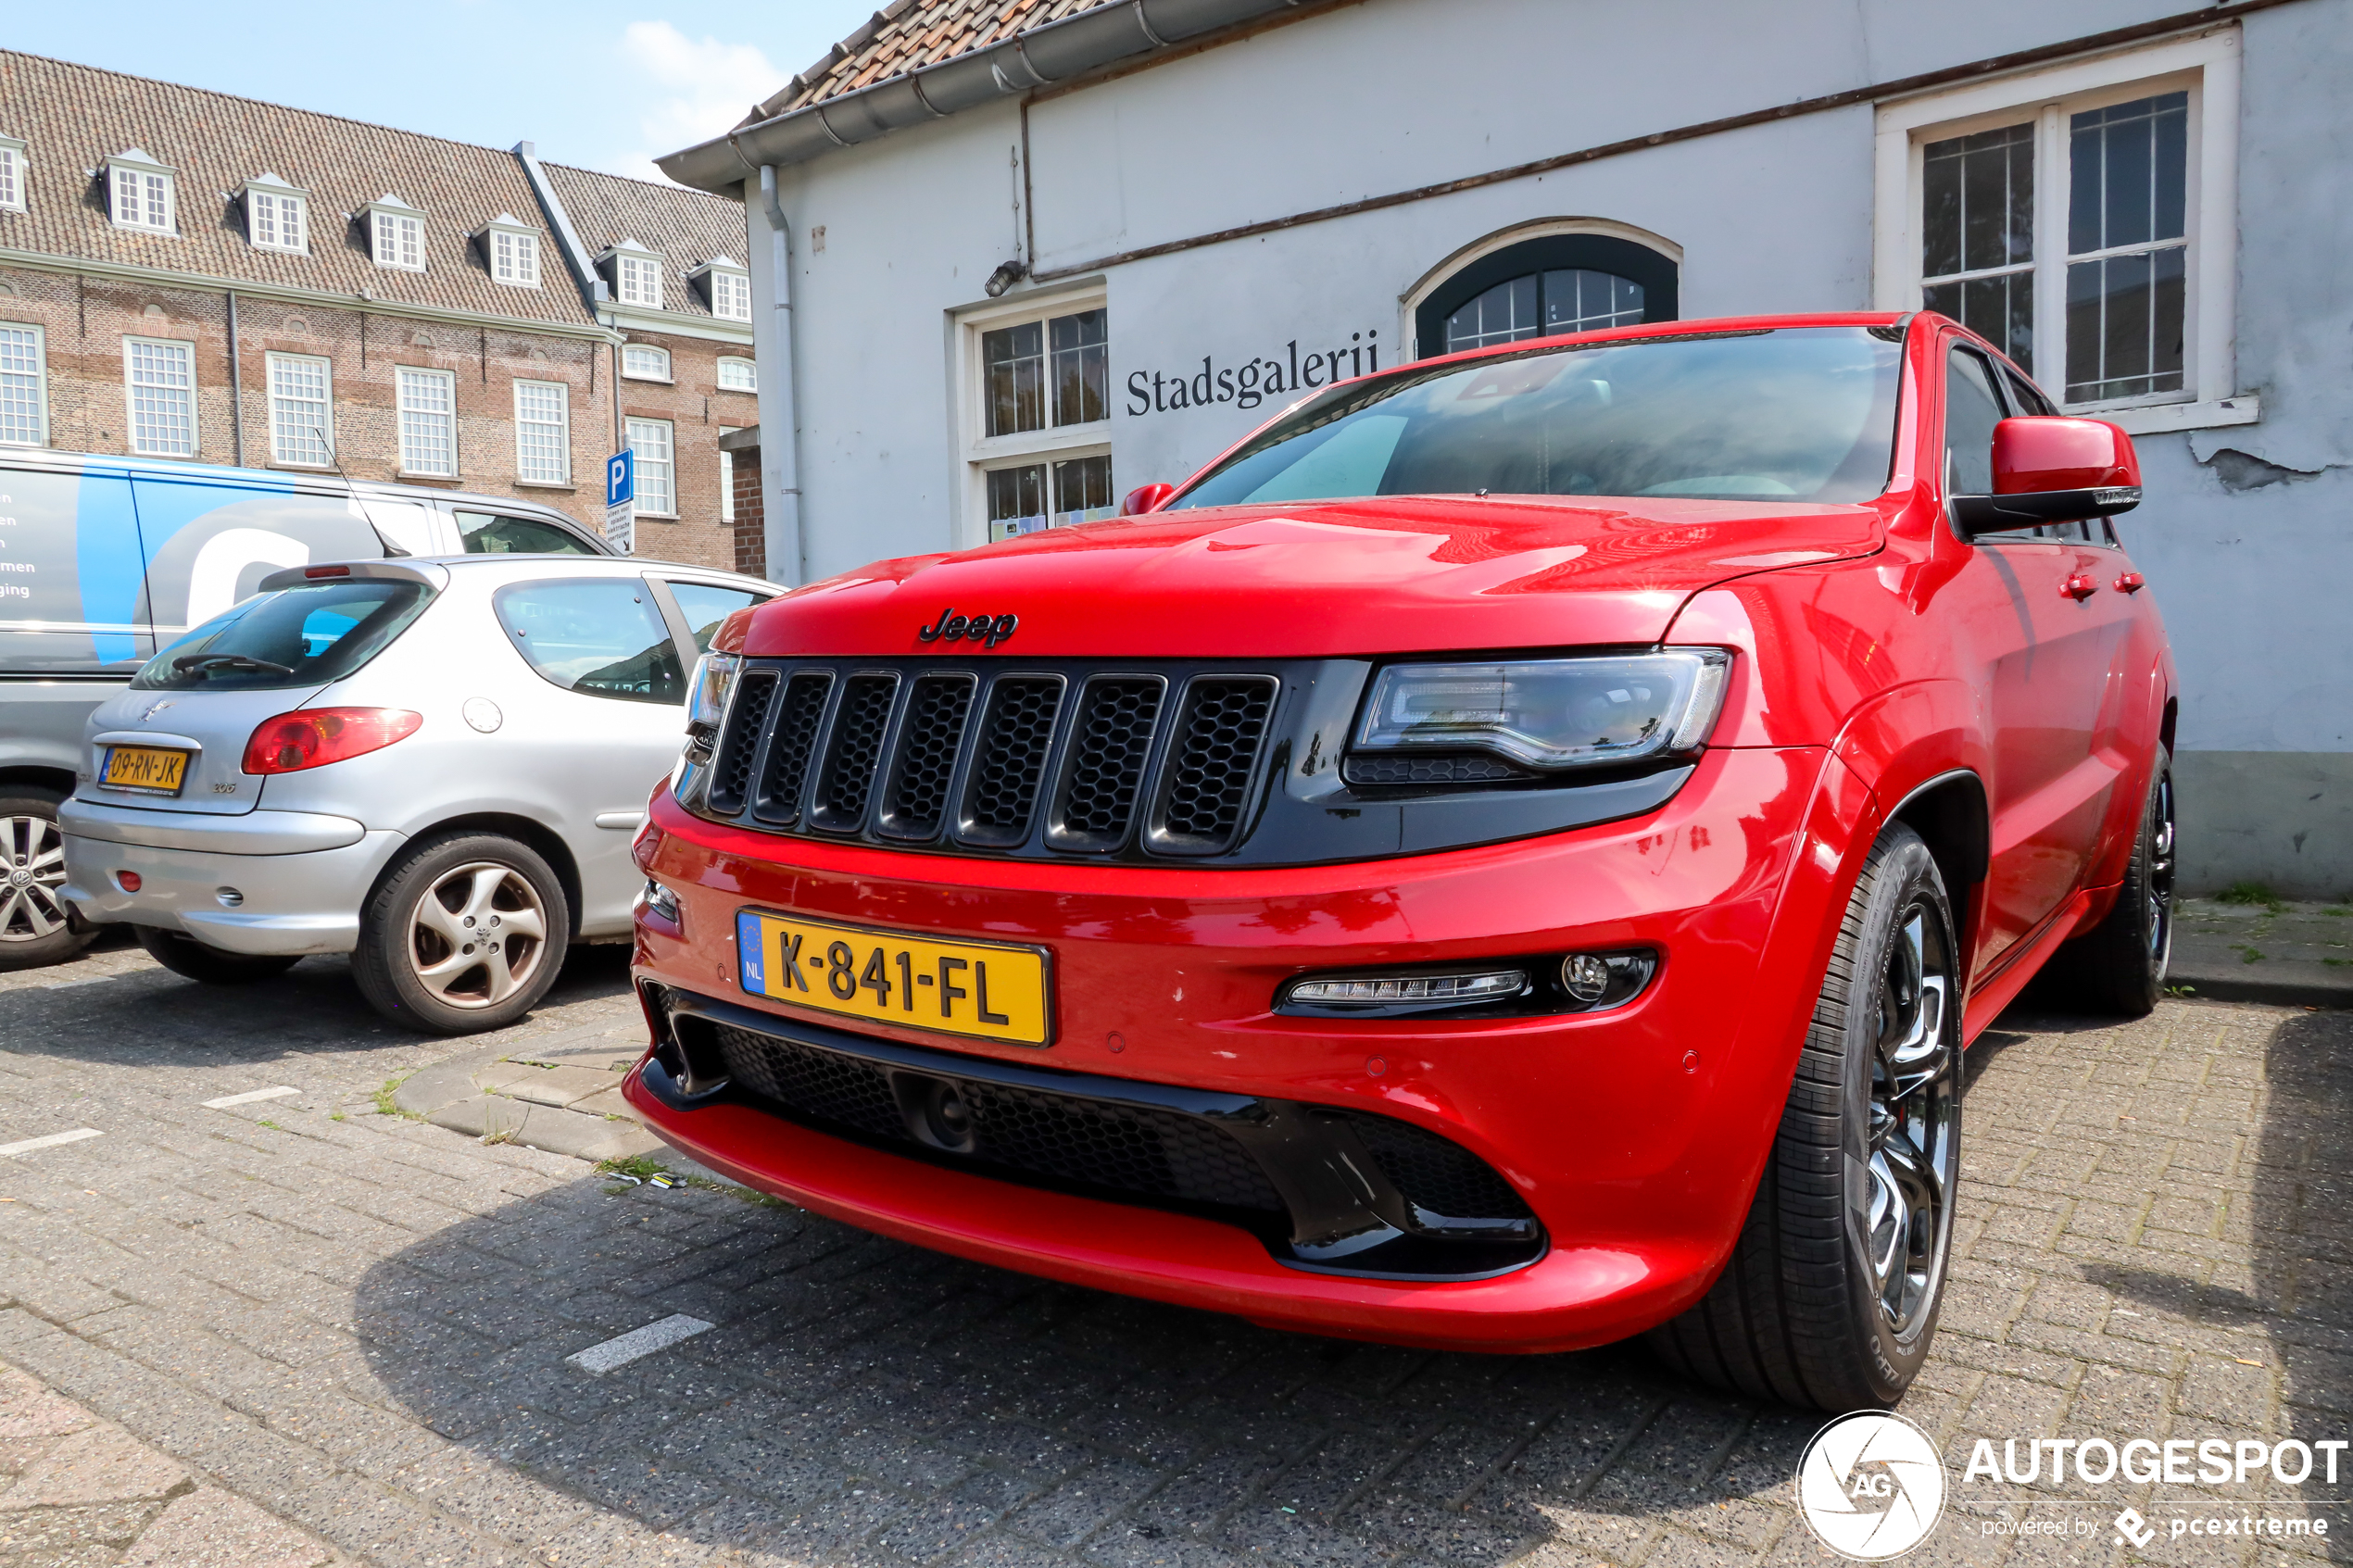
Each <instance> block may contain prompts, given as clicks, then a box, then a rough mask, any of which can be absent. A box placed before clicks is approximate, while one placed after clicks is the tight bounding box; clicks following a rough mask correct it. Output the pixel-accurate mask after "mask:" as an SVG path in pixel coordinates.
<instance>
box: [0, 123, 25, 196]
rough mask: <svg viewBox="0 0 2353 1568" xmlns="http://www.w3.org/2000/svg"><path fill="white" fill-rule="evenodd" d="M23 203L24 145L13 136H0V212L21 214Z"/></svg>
mask: <svg viewBox="0 0 2353 1568" xmlns="http://www.w3.org/2000/svg"><path fill="white" fill-rule="evenodd" d="M24 201H25V144H23V143H22V142H20V141H19V140H18V139H17V138H16V137H14V136H0V212H22V211H23V210H24Z"/></svg>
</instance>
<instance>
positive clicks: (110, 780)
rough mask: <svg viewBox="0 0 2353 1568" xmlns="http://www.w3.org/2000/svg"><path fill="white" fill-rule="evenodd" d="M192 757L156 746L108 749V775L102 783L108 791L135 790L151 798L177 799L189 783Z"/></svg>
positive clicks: (182, 752)
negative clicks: (189, 768)
mask: <svg viewBox="0 0 2353 1568" xmlns="http://www.w3.org/2000/svg"><path fill="white" fill-rule="evenodd" d="M187 777H188V754H187V753H186V752H184V751H164V750H160V749H158V748H157V747H155V746H108V747H107V773H106V777H105V778H104V779H102V780H100V781H99V782H100V783H102V784H105V785H106V786H107V788H108V789H135V790H141V791H144V792H145V793H146V794H148V795H177V794H179V793H180V786H181V785H182V784H184V783H186V782H187Z"/></svg>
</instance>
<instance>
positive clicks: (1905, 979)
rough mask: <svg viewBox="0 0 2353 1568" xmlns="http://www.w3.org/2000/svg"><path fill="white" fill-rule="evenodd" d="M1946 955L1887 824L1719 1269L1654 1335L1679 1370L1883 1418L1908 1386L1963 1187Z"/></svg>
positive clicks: (1934, 1309)
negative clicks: (1876, 1412)
mask: <svg viewBox="0 0 2353 1568" xmlns="http://www.w3.org/2000/svg"><path fill="white" fill-rule="evenodd" d="M1959 952H1960V943H1959V940H1958V937H1957V931H1956V926H1955V923H1954V920H1953V909H1952V902H1951V900H1950V899H1949V898H1948V897H1946V896H1945V891H1944V878H1943V876H1942V875H1941V874H1940V873H1939V872H1938V871H1937V867H1936V861H1935V859H1934V858H1933V857H1932V856H1931V854H1930V853H1929V848H1928V846H1927V845H1926V844H1925V843H1923V842H1922V841H1921V840H1920V837H1919V834H1916V833H1914V832H1913V831H1912V830H1911V829H1910V828H1909V827H1906V826H1905V825H1904V824H1903V823H1901V822H1898V823H1896V824H1894V826H1892V827H1890V828H1888V829H1887V831H1886V832H1885V833H1883V834H1881V835H1880V838H1879V841H1878V843H1876V844H1875V845H1873V846H1872V847H1871V852H1870V855H1869V858H1868V859H1866V860H1865V862H1864V866H1863V872H1862V874H1861V875H1860V876H1859V877H1858V878H1857V879H1856V885H1855V891H1854V893H1853V895H1852V896H1851V897H1849V898H1848V900H1847V906H1846V913H1845V917H1844V919H1843V920H1842V921H1841V922H1840V924H1839V934H1838V943H1837V946H1836V947H1835V948H1834V949H1833V950H1832V953H1831V962H1830V968H1829V971H1828V972H1827V973H1825V974H1824V976H1823V978H1822V987H1821V992H1820V994H1819V996H1818V998H1817V1000H1816V1002H1815V1005H1814V1016H1813V1019H1812V1022H1811V1023H1810V1024H1809V1026H1808V1028H1807V1030H1806V1042H1805V1045H1804V1047H1802V1048H1801V1050H1800V1051H1799V1054H1798V1063H1797V1072H1796V1074H1795V1077H1794V1079H1793V1082H1792V1084H1791V1085H1790V1092H1789V1099H1788V1102H1787V1103H1786V1104H1785V1105H1784V1106H1783V1108H1782V1110H1781V1123H1780V1131H1779V1132H1778V1133H1777V1134H1776V1135H1775V1137H1774V1140H1773V1148H1772V1150H1771V1152H1770V1154H1769V1155H1768V1158H1767V1160H1766V1162H1765V1171H1764V1174H1763V1176H1762V1177H1761V1178H1760V1180H1759V1181H1758V1183H1757V1187H1756V1194H1755V1198H1753V1199H1752V1200H1751V1202H1750V1205H1749V1211H1748V1217H1747V1219H1746V1220H1745V1221H1744V1222H1743V1224H1742V1227H1741V1235H1740V1238H1739V1240H1738V1241H1737V1242H1735V1243H1734V1245H1733V1248H1732V1256H1731V1259H1730V1261H1729V1262H1728V1263H1726V1265H1725V1267H1724V1272H1723V1273H1721V1274H1720V1275H1718V1277H1717V1280H1716V1283H1715V1285H1714V1286H1711V1287H1710V1288H1709V1290H1708V1293H1707V1294H1706V1295H1705V1297H1703V1298H1701V1299H1700V1300H1699V1302H1698V1303H1697V1304H1696V1305H1694V1306H1692V1308H1690V1309H1689V1310H1688V1311H1685V1312H1684V1313H1683V1314H1682V1315H1681V1316H1680V1317H1677V1318H1675V1319H1673V1320H1672V1321H1670V1322H1668V1323H1662V1324H1661V1325H1659V1326H1658V1327H1657V1328H1655V1329H1653V1330H1652V1331H1651V1334H1650V1339H1651V1344H1652V1346H1653V1348H1655V1349H1656V1350H1657V1352H1658V1353H1659V1355H1660V1357H1661V1358H1662V1359H1663V1360H1665V1361H1667V1363H1668V1364H1669V1365H1671V1366H1673V1367H1674V1368H1675V1369H1676V1370H1677V1371H1679V1372H1680V1373H1682V1374H1685V1375H1686V1376H1690V1377H1694V1378H1698V1379H1701V1380H1703V1381H1705V1382H1709V1383H1714V1384H1717V1385H1718V1386H1722V1387H1726V1388H1730V1389H1733V1390H1735V1391H1737V1392H1739V1393H1741V1394H1744V1395H1746V1396H1748V1397H1749V1398H1751V1399H1766V1400H1774V1401H1778V1402H1780V1403H1783V1404H1790V1405H1801V1406H1812V1407H1814V1408H1816V1409H1819V1410H1828V1411H1853V1410H1865V1409H1885V1408H1887V1407H1889V1406H1892V1405H1894V1403H1895V1402H1896V1401H1897V1400H1898V1399H1902V1398H1903V1396H1904V1390H1905V1389H1906V1388H1907V1387H1909V1386H1911V1382H1912V1379H1913V1378H1914V1377H1915V1376H1917V1375H1919V1369H1920V1367H1921V1366H1922V1364H1923V1363H1925V1362H1926V1361H1927V1360H1928V1348H1929V1343H1930V1341H1931V1339H1932V1338H1933V1337H1934V1336H1935V1333H1936V1319H1937V1313H1938V1310H1939V1308H1940V1307H1941V1305H1942V1303H1943V1299H1944V1273H1945V1261H1946V1259H1947V1257H1948V1256H1949V1255H1950V1254H1951V1251H1952V1245H1953V1202H1954V1189H1955V1186H1956V1184H1957V1181H1958V1179H1959V1175H1960V1138H1961V1010H1962V1001H1963V987H1962V982H1961V971H1960V964H1959V960H1958V955H1959Z"/></svg>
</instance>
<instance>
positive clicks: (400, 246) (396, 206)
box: [367, 193, 425, 272]
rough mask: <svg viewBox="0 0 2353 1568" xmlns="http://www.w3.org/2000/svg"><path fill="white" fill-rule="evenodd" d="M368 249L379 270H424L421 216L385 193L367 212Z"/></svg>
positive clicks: (393, 196)
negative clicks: (384, 268)
mask: <svg viewBox="0 0 2353 1568" xmlns="http://www.w3.org/2000/svg"><path fill="white" fill-rule="evenodd" d="M367 220H368V245H369V249H370V250H371V252H372V253H373V254H374V256H375V258H376V265H377V266H379V267H392V268H396V269H398V270H400V271H403V272H422V271H423V270H425V215H424V214H423V213H422V212H419V211H418V210H417V209H416V208H415V207H410V206H409V204H408V203H407V202H404V201H402V200H401V199H400V198H399V197H398V196H396V195H392V194H389V193H387V194H385V195H384V197H382V198H381V199H380V200H377V201H374V202H371V203H370V204H369V205H368V209H367Z"/></svg>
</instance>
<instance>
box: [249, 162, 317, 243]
mask: <svg viewBox="0 0 2353 1568" xmlns="http://www.w3.org/2000/svg"><path fill="white" fill-rule="evenodd" d="M245 243H246V244H247V245H252V246H253V247H254V248H255V249H256V250H285V251H293V252H295V253H296V255H300V254H302V253H303V252H306V251H308V249H309V248H310V195H309V193H308V192H307V191H299V190H296V188H295V187H294V186H292V185H289V184H287V183H286V182H284V181H283V180H281V179H279V178H278V177H277V176H276V175H275V174H264V175H261V176H258V178H256V179H252V180H248V181H246V182H245Z"/></svg>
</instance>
